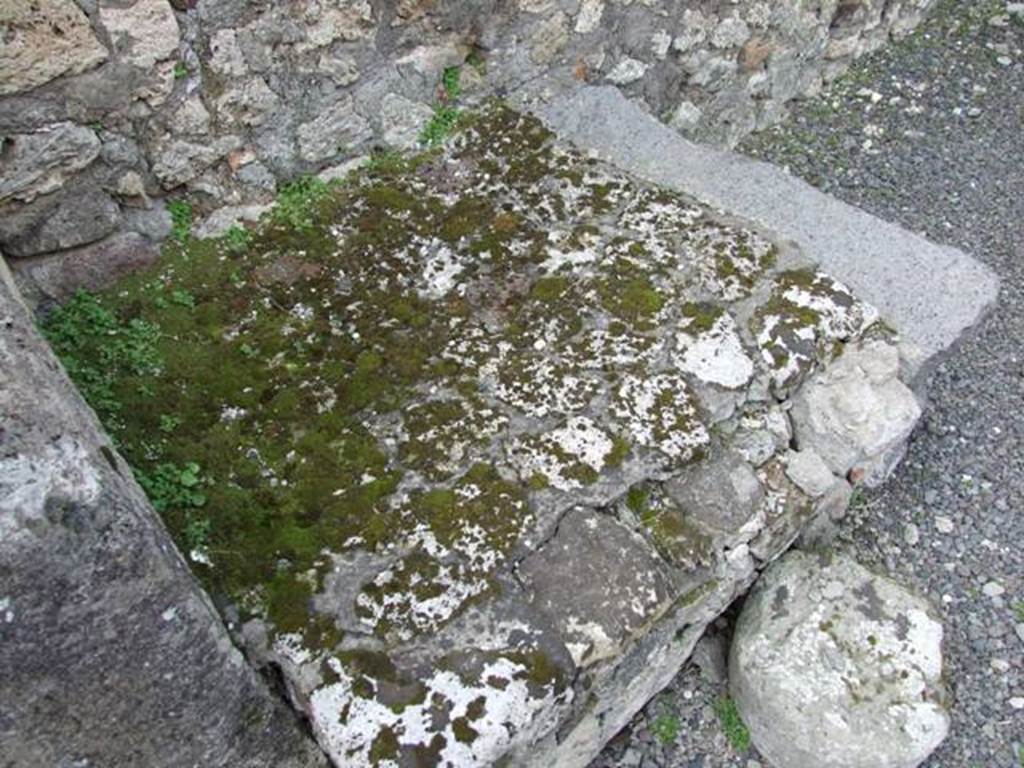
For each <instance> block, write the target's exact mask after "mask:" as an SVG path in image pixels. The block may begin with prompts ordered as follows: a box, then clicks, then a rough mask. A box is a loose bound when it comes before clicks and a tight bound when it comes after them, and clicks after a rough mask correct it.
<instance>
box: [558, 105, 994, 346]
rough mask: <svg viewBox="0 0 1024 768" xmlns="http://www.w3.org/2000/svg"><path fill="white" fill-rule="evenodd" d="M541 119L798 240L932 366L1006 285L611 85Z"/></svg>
mask: <svg viewBox="0 0 1024 768" xmlns="http://www.w3.org/2000/svg"><path fill="white" fill-rule="evenodd" d="M540 113H541V114H542V115H543V117H544V120H545V122H546V123H547V124H548V125H549V126H551V128H552V129H553V130H555V131H557V132H558V133H559V135H560V136H562V137H563V138H565V139H567V140H569V141H572V142H574V143H575V144H577V145H578V146H580V147H582V148H584V149H586V150H589V151H594V152H596V153H598V154H599V155H600V156H601V157H602V158H603V159H606V160H608V161H610V162H612V163H615V164H616V165H617V166H618V167H620V168H624V169H626V170H628V171H630V172H632V173H636V174H639V175H640V176H642V177H644V178H647V179H649V180H651V181H653V182H656V183H658V184H664V185H667V186H669V187H672V188H676V189H682V190H685V191H686V192H688V193H689V194H692V195H694V196H695V197H697V198H698V199H699V200H701V201H702V202H704V203H707V204H709V205H711V206H714V207H715V208H717V209H722V210H726V211H729V212H730V213H733V214H735V215H737V216H742V217H744V218H746V219H748V220H750V221H753V222H757V223H758V224H760V225H761V226H764V227H767V228H768V229H770V230H772V231H774V232H776V233H778V235H779V236H781V237H784V238H787V239H791V240H793V241H795V242H796V243H797V244H798V245H799V246H800V248H801V249H802V250H803V251H804V253H806V254H807V256H808V257H809V258H811V259H813V260H814V261H815V262H816V263H818V264H819V266H820V267H821V268H823V269H825V270H827V271H828V272H829V273H830V274H832V275H834V276H836V277H837V278H839V279H840V280H843V281H844V282H845V283H846V284H847V285H848V286H850V287H851V288H852V289H853V290H854V291H856V293H857V295H858V296H860V297H862V298H863V299H865V300H866V301H869V302H871V303H872V305H873V306H875V307H877V308H878V310H879V311H880V312H881V313H882V315H884V316H885V318H886V320H887V321H888V322H889V323H891V324H892V326H893V327H894V328H895V329H896V330H897V331H899V333H900V334H901V336H902V337H903V338H904V340H906V341H910V342H912V343H914V344H915V345H917V347H919V349H920V350H921V353H922V354H923V356H924V358H925V359H931V358H934V357H936V356H939V355H941V353H943V352H945V351H946V350H948V349H950V348H951V347H952V346H954V345H955V344H956V342H957V340H958V339H959V338H960V337H961V335H962V334H963V333H964V332H965V331H967V330H968V329H970V328H971V327H973V326H974V325H975V324H976V323H978V322H979V321H980V320H981V319H982V318H983V317H984V316H985V314H986V313H987V312H988V311H989V310H990V309H992V308H993V307H994V306H995V302H996V300H997V297H998V293H999V279H998V278H997V277H996V275H995V273H994V272H992V271H991V270H990V269H989V268H988V267H986V266H985V265H984V264H982V263H981V262H979V261H977V260H976V259H973V258H971V257H970V256H968V255H967V254H965V253H963V252H962V251H960V250H958V249H956V248H951V247H948V246H943V245H938V244H936V243H933V242H930V241H929V240H926V239H925V238H923V237H921V236H920V235H917V234H914V233H912V232H908V231H907V230H905V229H903V228H902V227H899V226H897V225H895V224H891V223H889V222H887V221H882V220H881V219H878V218H877V217H875V216H872V215H871V214H868V213H865V212H864V211H861V210H859V209H857V208H854V207H853V206H850V205H847V204H846V203H843V202H841V201H839V200H836V199H835V198H833V197H831V196H830V195H827V194H825V193H823V192H820V191H819V190H817V189H814V188H813V187H811V186H810V185H809V184H807V183H806V182H804V181H802V180H800V179H798V178H796V177H794V176H792V175H790V174H788V173H786V172H785V171H783V170H782V169H780V168H778V167H776V166H773V165H770V164H768V163H763V162H759V161H756V160H752V159H750V158H748V157H744V156H742V155H739V154H737V153H735V152H730V151H727V150H720V149H715V148H713V147H707V146H703V145H699V144H695V143H693V142H691V141H688V140H686V139H685V138H683V137H682V136H680V135H679V134H678V133H677V132H676V131H674V130H672V129H671V128H669V127H668V126H666V125H664V124H663V123H660V122H659V121H658V120H656V119H655V118H653V117H652V116H651V115H649V114H647V113H645V112H644V111H643V110H642V109H641V108H640V107H639V106H638V105H637V104H635V103H633V102H631V101H630V100H629V99H627V98H626V97H625V96H623V94H622V92H621V91H619V90H618V89H616V88H613V87H610V86H604V87H591V86H585V87H581V88H579V89H578V90H576V91H575V92H573V93H571V94H568V95H566V96H563V97H560V98H558V99H556V100H554V101H553V102H552V103H550V104H547V105H545V106H544V107H543V108H542V109H541V110H540Z"/></svg>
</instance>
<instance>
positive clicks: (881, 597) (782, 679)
mask: <svg viewBox="0 0 1024 768" xmlns="http://www.w3.org/2000/svg"><path fill="white" fill-rule="evenodd" d="M941 645H942V625H941V624H940V623H939V621H938V620H937V619H936V617H935V613H934V610H933V608H932V607H931V606H930V605H929V604H928V603H927V602H926V601H925V600H924V599H923V598H921V597H918V596H917V595H915V594H913V593H912V592H910V591H908V590H907V589H905V588H904V587H901V586H900V585H898V584H897V583H896V582H894V581H892V580H891V579H888V578H885V577H882V576H878V575H876V574H873V573H871V572H870V571H868V570H867V569H866V568H864V567H862V566H860V565H858V564H857V563H856V562H854V561H853V560H851V559H849V558H847V557H846V556H839V555H832V554H808V553H804V552H800V551H795V550H794V551H793V552H790V553H789V554H787V555H786V556H785V557H783V558H782V559H781V560H779V561H778V562H776V563H774V564H773V565H771V566H770V567H769V568H768V569H767V570H766V571H765V572H764V574H763V575H762V576H761V578H760V579H759V580H758V582H757V585H756V586H755V588H754V590H753V591H752V592H751V594H750V595H749V596H748V598H747V600H746V602H745V603H744V606H743V611H742V613H741V614H740V618H739V621H738V623H737V626H736V632H735V635H734V637H733V642H732V648H731V652H730V658H729V678H730V690H731V692H732V695H733V697H734V698H735V700H736V705H737V707H738V708H739V710H740V714H741V715H742V716H743V721H744V722H745V723H746V724H747V726H748V727H749V729H750V734H751V738H752V739H753V742H754V744H755V746H756V747H757V749H758V751H759V752H760V753H761V754H762V755H764V757H765V758H767V760H768V761H769V762H770V763H771V764H772V765H774V766H778V768H854V766H856V767H857V768H860V767H861V766H865V765H871V766H879V767H880V768H882V767H883V766H884V768H914V767H915V766H917V765H920V764H921V762H922V761H923V760H924V759H925V758H926V757H927V756H928V755H929V754H930V753H931V752H932V751H933V750H934V749H935V748H936V747H937V746H938V745H939V743H940V742H941V741H942V740H943V739H944V738H945V736H946V733H947V731H948V729H949V714H948V707H949V701H948V698H947V694H946V690H945V683H944V681H943V678H942V650H941Z"/></svg>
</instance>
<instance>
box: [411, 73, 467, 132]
mask: <svg viewBox="0 0 1024 768" xmlns="http://www.w3.org/2000/svg"><path fill="white" fill-rule="evenodd" d="M461 77H462V69H461V68H460V67H448V68H447V69H445V71H444V73H443V74H442V75H441V92H442V93H441V102H442V103H440V104H438V105H437V106H436V107H434V114H433V116H432V117H431V118H430V120H429V121H428V122H427V124H426V125H425V126H423V130H422V131H420V144H423V145H425V146H427V147H436V146H438V145H439V144H442V143H444V140H445V139H447V138H448V137H449V136H450V135H451V133H452V131H453V130H454V129H455V126H456V124H457V123H458V121H459V109H458V107H456V106H455V104H456V102H458V100H459V97H460V96H461V95H462V85H461V84H460V80H461Z"/></svg>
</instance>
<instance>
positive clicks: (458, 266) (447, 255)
mask: <svg viewBox="0 0 1024 768" xmlns="http://www.w3.org/2000/svg"><path fill="white" fill-rule="evenodd" d="M435 245H436V243H435ZM465 269H466V267H465V265H464V264H463V263H462V262H461V261H460V260H459V258H458V255H457V254H456V253H455V252H453V251H452V250H451V249H450V248H448V247H447V246H445V245H442V246H440V247H438V248H436V250H434V252H433V253H432V254H431V255H430V256H428V257H427V260H426V262H425V263H424V265H423V273H422V283H421V287H420V291H419V293H420V296H422V297H423V298H426V299H441V298H444V296H446V295H447V294H448V293H449V292H450V291H451V290H452V289H453V288H455V286H456V285H458V278H459V276H460V275H461V274H462V273H463V272H464V271H465Z"/></svg>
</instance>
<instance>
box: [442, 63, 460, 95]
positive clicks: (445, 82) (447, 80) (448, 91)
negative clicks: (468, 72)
mask: <svg viewBox="0 0 1024 768" xmlns="http://www.w3.org/2000/svg"><path fill="white" fill-rule="evenodd" d="M461 79H462V69H461V68H460V67H448V68H446V69H445V71H444V74H442V75H441V87H442V88H444V94H445V98H446V100H447V101H450V102H454V101H458V100H459V96H461V95H462V85H461V82H460V81H461Z"/></svg>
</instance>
